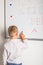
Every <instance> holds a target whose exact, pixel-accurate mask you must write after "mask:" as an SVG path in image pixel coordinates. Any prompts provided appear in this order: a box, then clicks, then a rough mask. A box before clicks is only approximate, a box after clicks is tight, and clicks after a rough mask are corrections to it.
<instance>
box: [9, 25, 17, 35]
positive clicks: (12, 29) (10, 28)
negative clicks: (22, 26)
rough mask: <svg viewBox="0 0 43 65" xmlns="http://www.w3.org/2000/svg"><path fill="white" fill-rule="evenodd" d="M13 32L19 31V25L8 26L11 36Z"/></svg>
mask: <svg viewBox="0 0 43 65" xmlns="http://www.w3.org/2000/svg"><path fill="white" fill-rule="evenodd" d="M12 32H14V33H15V32H18V28H17V26H15V25H12V26H9V28H8V34H9V36H10V34H12Z"/></svg>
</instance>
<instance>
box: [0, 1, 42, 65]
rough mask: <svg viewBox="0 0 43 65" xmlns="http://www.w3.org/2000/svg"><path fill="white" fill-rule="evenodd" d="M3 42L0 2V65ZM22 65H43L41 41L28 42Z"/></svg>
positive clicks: (1, 6) (2, 17) (2, 7)
mask: <svg viewBox="0 0 43 65" xmlns="http://www.w3.org/2000/svg"><path fill="white" fill-rule="evenodd" d="M4 40H5V39H4V0H0V65H3V63H2V54H3V44H4ZM23 65H43V41H28V48H27V49H26V50H25V51H24V52H23Z"/></svg>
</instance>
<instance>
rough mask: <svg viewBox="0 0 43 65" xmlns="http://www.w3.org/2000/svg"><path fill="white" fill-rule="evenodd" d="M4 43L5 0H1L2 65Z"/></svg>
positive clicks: (0, 53)
mask: <svg viewBox="0 0 43 65" xmlns="http://www.w3.org/2000/svg"><path fill="white" fill-rule="evenodd" d="M3 43H4V0H0V65H2V53H3Z"/></svg>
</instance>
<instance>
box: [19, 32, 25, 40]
mask: <svg viewBox="0 0 43 65" xmlns="http://www.w3.org/2000/svg"><path fill="white" fill-rule="evenodd" d="M20 38H21V40H22V41H23V40H25V35H24V34H23V33H21V34H20Z"/></svg>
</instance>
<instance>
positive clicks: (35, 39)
mask: <svg viewBox="0 0 43 65" xmlns="http://www.w3.org/2000/svg"><path fill="white" fill-rule="evenodd" d="M4 31H5V32H4V33H5V39H9V37H7V36H6V0H4ZM19 39H20V38H19ZM26 39H27V40H34V41H43V39H38V38H26Z"/></svg>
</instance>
